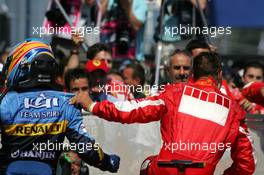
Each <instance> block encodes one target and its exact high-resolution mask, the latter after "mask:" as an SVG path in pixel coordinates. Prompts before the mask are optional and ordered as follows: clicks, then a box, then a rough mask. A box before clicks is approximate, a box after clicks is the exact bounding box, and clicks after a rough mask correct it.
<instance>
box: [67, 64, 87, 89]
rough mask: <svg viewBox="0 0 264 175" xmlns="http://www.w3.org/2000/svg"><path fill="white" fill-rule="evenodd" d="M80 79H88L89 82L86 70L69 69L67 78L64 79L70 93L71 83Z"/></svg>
mask: <svg viewBox="0 0 264 175" xmlns="http://www.w3.org/2000/svg"><path fill="white" fill-rule="evenodd" d="M80 78H87V80H88V74H87V72H86V71H85V69H81V68H74V69H69V70H68V71H67V72H66V73H65V77H64V80H65V88H66V90H67V91H69V90H70V89H71V87H70V83H71V81H72V80H76V79H80Z"/></svg>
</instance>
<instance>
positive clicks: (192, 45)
mask: <svg viewBox="0 0 264 175" xmlns="http://www.w3.org/2000/svg"><path fill="white" fill-rule="evenodd" d="M198 48H202V49H209V50H210V47H209V45H208V44H207V43H206V41H205V40H201V39H193V40H191V41H190V42H189V43H188V44H187V45H186V47H185V49H186V50H187V51H188V52H190V53H191V52H192V50H194V49H198Z"/></svg>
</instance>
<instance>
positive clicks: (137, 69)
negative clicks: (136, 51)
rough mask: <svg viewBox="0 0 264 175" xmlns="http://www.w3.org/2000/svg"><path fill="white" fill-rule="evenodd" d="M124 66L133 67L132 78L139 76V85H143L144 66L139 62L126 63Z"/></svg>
mask: <svg viewBox="0 0 264 175" xmlns="http://www.w3.org/2000/svg"><path fill="white" fill-rule="evenodd" d="M126 68H131V69H133V75H132V77H133V78H139V80H140V85H142V86H143V85H144V83H145V70H144V68H143V67H142V66H141V65H140V64H139V63H132V64H128V65H127V66H126Z"/></svg>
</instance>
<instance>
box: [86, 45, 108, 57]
mask: <svg viewBox="0 0 264 175" xmlns="http://www.w3.org/2000/svg"><path fill="white" fill-rule="evenodd" d="M101 51H105V52H108V53H110V54H112V51H111V49H110V48H109V47H108V45H106V44H103V43H96V44H94V45H92V46H91V47H90V48H89V50H88V52H87V55H86V57H87V59H90V60H92V59H93V58H94V57H95V56H96V55H97V54H98V53H99V52H101Z"/></svg>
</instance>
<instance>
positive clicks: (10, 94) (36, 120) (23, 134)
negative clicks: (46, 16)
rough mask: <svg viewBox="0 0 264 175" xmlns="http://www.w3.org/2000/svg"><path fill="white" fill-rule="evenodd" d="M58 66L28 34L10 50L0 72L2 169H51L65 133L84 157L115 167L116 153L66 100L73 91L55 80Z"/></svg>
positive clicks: (48, 173)
mask: <svg viewBox="0 0 264 175" xmlns="http://www.w3.org/2000/svg"><path fill="white" fill-rule="evenodd" d="M56 70H57V63H56V60H55V58H54V56H53V53H52V50H51V48H50V46H49V45H48V44H47V43H45V42H44V41H42V40H39V39H27V40H26V41H24V42H22V43H20V44H18V45H17V46H15V48H14V49H13V50H12V52H11V53H10V54H9V57H8V58H7V61H6V63H5V65H4V68H3V75H2V76H4V77H5V83H6V89H7V93H6V94H5V93H4V94H2V97H1V99H2V100H1V106H0V124H1V131H2V133H1V137H2V138H1V143H2V148H1V150H0V174H1V175H4V174H5V175H22V174H23V175H25V174H26V175H33V174H34V175H53V174H55V172H56V166H57V162H58V157H59V155H60V154H61V152H62V151H63V146H62V145H64V144H62V143H63V142H64V138H65V136H66V137H67V138H68V140H69V144H68V146H70V149H75V150H74V151H76V152H77V153H78V155H79V157H80V158H81V159H82V160H84V161H85V162H86V163H88V164H89V165H92V166H95V167H97V168H99V169H101V170H102V171H110V172H117V170H118V168H119V161H120V158H119V157H118V156H116V155H108V154H106V153H104V152H103V151H102V149H101V148H100V147H99V144H98V143H96V142H95V140H94V139H93V138H92V137H91V136H90V135H89V134H88V133H87V131H86V129H85V127H84V125H83V120H82V116H81V113H80V110H78V109H77V108H75V107H74V106H72V105H69V103H68V101H69V99H70V98H71V97H72V95H71V94H68V93H64V92H60V91H59V86H58V85H57V84H56V83H55V77H56ZM3 95H5V96H4V97H3Z"/></svg>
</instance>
